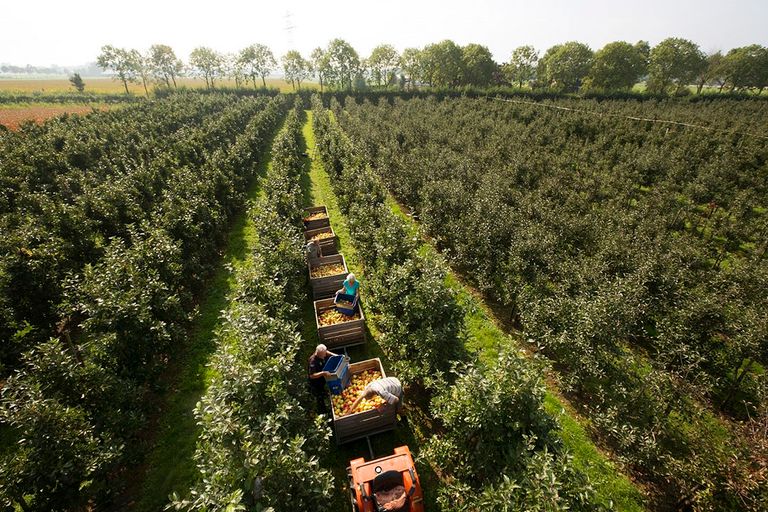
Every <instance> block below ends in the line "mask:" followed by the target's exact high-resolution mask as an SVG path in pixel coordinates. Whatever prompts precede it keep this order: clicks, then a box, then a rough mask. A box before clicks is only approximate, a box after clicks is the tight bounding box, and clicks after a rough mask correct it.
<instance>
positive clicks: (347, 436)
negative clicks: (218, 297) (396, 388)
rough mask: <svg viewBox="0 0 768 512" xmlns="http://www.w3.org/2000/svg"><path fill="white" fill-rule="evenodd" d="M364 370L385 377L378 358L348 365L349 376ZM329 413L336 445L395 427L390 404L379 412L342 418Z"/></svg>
mask: <svg viewBox="0 0 768 512" xmlns="http://www.w3.org/2000/svg"><path fill="white" fill-rule="evenodd" d="M365 370H378V371H379V372H381V377H382V378H384V377H386V376H387V374H386V373H384V367H383V366H382V365H381V359H379V358H378V357H376V358H374V359H367V360H365V361H360V362H357V363H352V364H350V365H349V374H350V376H351V375H355V374H358V373H361V372H364V371H365ZM331 413H332V415H333V433H334V438H335V439H336V444H337V445H339V444H344V443H348V442H350V441H355V440H356V439H362V438H364V437H366V436H370V435H373V434H379V433H381V432H387V431H388V430H393V429H394V428H395V426H396V425H397V407H396V406H394V405H390V404H386V405H384V406H383V407H382V408H381V410H379V409H372V410H370V411H363V412H358V413H355V414H350V415H348V416H342V417H338V416H336V411H334V410H333V407H331Z"/></svg>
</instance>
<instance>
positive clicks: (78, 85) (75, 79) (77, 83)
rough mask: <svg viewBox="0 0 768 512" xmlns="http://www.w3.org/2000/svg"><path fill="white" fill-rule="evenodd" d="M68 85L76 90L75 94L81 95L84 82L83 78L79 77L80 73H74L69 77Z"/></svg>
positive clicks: (83, 89)
mask: <svg viewBox="0 0 768 512" xmlns="http://www.w3.org/2000/svg"><path fill="white" fill-rule="evenodd" d="M69 83H71V84H72V87H74V88H75V89H77V92H80V93H82V92H83V91H85V82H83V77H81V76H80V73H75V74H73V75H72V76H71V77H69Z"/></svg>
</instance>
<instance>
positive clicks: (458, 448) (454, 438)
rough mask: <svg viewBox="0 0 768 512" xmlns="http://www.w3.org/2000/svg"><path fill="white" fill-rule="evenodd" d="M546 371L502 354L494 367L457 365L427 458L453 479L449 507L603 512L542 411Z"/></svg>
mask: <svg viewBox="0 0 768 512" xmlns="http://www.w3.org/2000/svg"><path fill="white" fill-rule="evenodd" d="M540 372H541V369H540V368H537V367H536V366H535V365H531V364H530V362H529V361H528V360H527V359H525V358H524V357H523V356H522V355H520V354H516V353H511V352H503V353H502V354H500V356H499V359H498V362H496V363H494V365H493V366H492V367H491V368H485V369H480V368H477V367H475V366H468V367H463V368H460V369H459V370H458V371H457V373H458V375H459V377H458V379H457V381H456V383H455V385H453V386H452V387H450V388H448V389H446V390H444V391H442V392H441V393H439V394H438V395H437V396H436V397H435V398H434V399H433V404H434V407H433V411H434V414H435V416H436V417H437V418H438V419H439V420H441V422H442V427H443V429H442V430H441V433H440V434H437V435H434V436H433V437H432V438H431V439H430V440H429V442H428V444H427V446H426V447H425V448H424V451H423V452H422V454H423V457H425V458H426V459H427V460H429V461H430V462H431V463H432V464H433V465H434V466H435V467H439V468H441V470H442V471H445V472H447V473H449V474H451V475H455V476H456V479H455V480H453V481H451V482H450V484H449V485H447V486H444V487H442V488H441V489H440V496H439V501H440V503H441V505H442V506H443V507H444V509H445V510H456V511H474V510H491V509H492V510H519V509H525V510H562V509H566V508H567V509H575V510H599V509H600V506H599V505H598V504H597V503H595V502H594V491H593V490H592V488H591V486H590V484H589V482H588V481H587V480H585V479H584V477H583V475H580V474H578V473H577V472H576V471H574V470H573V468H572V466H571V459H570V457H569V456H568V455H566V454H562V453H560V451H561V450H560V448H559V445H558V442H557V437H556V436H554V435H553V434H554V428H555V427H556V425H555V423H554V422H553V420H552V418H551V417H550V416H549V415H548V414H547V413H546V412H545V411H544V408H543V397H544V386H543V384H542V382H541V379H540Z"/></svg>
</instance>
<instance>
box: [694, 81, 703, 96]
mask: <svg viewBox="0 0 768 512" xmlns="http://www.w3.org/2000/svg"><path fill="white" fill-rule="evenodd" d="M703 88H704V82H699V84H698V86H697V87H696V94H701V90H702V89H703Z"/></svg>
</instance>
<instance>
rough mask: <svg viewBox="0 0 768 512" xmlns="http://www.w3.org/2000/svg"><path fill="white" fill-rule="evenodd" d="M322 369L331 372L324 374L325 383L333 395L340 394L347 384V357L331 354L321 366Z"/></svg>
mask: <svg viewBox="0 0 768 512" xmlns="http://www.w3.org/2000/svg"><path fill="white" fill-rule="evenodd" d="M323 371H326V372H331V374H332V375H326V376H325V383H326V384H328V389H329V390H330V391H331V394H333V395H340V394H341V392H342V391H344V388H346V387H347V386H349V379H350V377H351V376H350V374H349V357H347V356H331V357H329V358H328V361H326V362H325V366H323Z"/></svg>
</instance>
